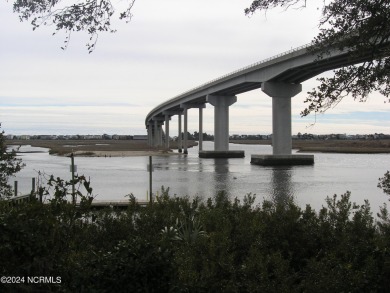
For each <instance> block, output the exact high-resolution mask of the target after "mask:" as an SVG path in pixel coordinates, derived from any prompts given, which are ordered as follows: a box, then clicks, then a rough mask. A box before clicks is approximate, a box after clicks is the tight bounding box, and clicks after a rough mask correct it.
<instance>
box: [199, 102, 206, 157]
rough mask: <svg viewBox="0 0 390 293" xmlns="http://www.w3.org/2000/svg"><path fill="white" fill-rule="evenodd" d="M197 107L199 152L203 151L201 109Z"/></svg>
mask: <svg viewBox="0 0 390 293" xmlns="http://www.w3.org/2000/svg"><path fill="white" fill-rule="evenodd" d="M205 107H206V106H205V105H204V107H199V151H201V150H203V108H205Z"/></svg>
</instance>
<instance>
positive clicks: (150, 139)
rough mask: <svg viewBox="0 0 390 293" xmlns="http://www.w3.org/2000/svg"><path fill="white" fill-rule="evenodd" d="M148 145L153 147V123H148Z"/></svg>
mask: <svg viewBox="0 0 390 293" xmlns="http://www.w3.org/2000/svg"><path fill="white" fill-rule="evenodd" d="M148 145H149V146H153V124H152V122H151V121H149V122H148Z"/></svg>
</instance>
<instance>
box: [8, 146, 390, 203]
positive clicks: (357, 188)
mask: <svg viewBox="0 0 390 293" xmlns="http://www.w3.org/2000/svg"><path fill="white" fill-rule="evenodd" d="M203 148H204V149H205V150H212V149H213V143H212V142H205V143H204V147H203ZM230 149H231V150H234V149H236V150H245V158H242V159H201V158H198V149H197V148H191V149H189V154H188V156H184V155H177V156H176V155H175V156H157V157H153V165H154V172H153V190H154V191H157V190H160V189H161V186H165V187H169V188H170V193H171V194H176V195H178V196H181V195H189V196H194V195H199V196H203V197H205V198H207V197H212V196H214V195H215V194H216V193H217V192H218V191H221V190H224V191H226V192H227V193H228V194H229V195H230V196H232V197H239V198H242V197H243V196H244V195H246V194H248V193H252V194H256V198H257V200H258V201H261V200H262V199H264V198H266V199H269V198H271V197H284V196H294V198H295V200H296V201H297V202H298V204H300V205H301V206H304V205H305V204H310V205H311V206H312V207H314V208H316V209H318V208H320V207H321V206H322V205H323V204H324V199H325V198H326V196H331V195H333V194H342V193H345V192H346V191H351V192H352V199H353V201H356V202H357V203H358V204H362V203H363V201H364V199H369V201H370V203H371V207H372V209H373V211H377V210H378V209H379V206H381V205H382V204H383V203H384V202H387V197H386V195H385V194H383V192H382V191H381V190H380V189H379V188H377V183H378V178H379V177H382V176H383V174H384V173H385V172H386V171H387V170H389V169H390V155H389V154H322V153H316V154H314V155H315V164H314V166H294V167H262V166H256V165H251V164H250V158H251V154H271V153H272V149H271V146H260V145H235V144H230ZM21 150H22V151H26V150H44V149H40V148H32V147H29V146H25V147H22V148H21ZM21 158H22V160H23V162H24V163H25V164H26V167H25V168H24V169H23V170H22V171H21V172H20V173H19V174H18V176H17V177H16V178H15V180H18V182H19V191H20V193H28V192H29V190H31V178H32V177H37V172H38V171H41V172H44V173H46V174H53V175H55V176H59V177H61V178H63V179H70V177H71V173H70V172H69V168H70V167H69V165H70V158H64V157H57V156H51V155H49V154H48V152H47V151H46V152H45V153H26V154H22V155H21ZM148 161H149V158H148V157H115V158H114V157H112V158H104V157H100V158H83V157H76V158H75V164H76V165H77V171H78V174H80V175H81V174H84V175H85V176H87V177H90V178H91V185H92V187H93V189H94V194H95V195H96V199H97V200H124V199H125V198H124V196H125V195H126V194H130V193H132V194H134V196H136V197H137V198H139V199H146V193H147V191H148V188H149V173H148V172H147V164H148Z"/></svg>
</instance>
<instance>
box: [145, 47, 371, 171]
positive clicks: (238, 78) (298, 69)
mask: <svg viewBox="0 0 390 293" xmlns="http://www.w3.org/2000/svg"><path fill="white" fill-rule="evenodd" d="M309 49H310V44H307V45H304V46H301V47H299V48H295V49H292V50H290V51H288V52H284V53H281V54H279V55H277V56H273V57H271V58H269V59H266V60H263V61H260V62H257V63H255V64H252V65H249V66H247V67H244V68H242V69H239V70H237V71H234V72H231V73H229V74H226V75H224V76H222V77H219V78H217V79H214V80H212V81H210V82H208V83H205V84H202V85H200V86H198V87H196V88H193V89H191V90H189V91H187V92H184V93H182V94H180V95H178V96H176V97H174V98H172V99H169V100H167V101H166V102H164V103H162V104H160V105H158V106H157V107H155V108H154V109H153V110H152V111H150V113H149V114H148V115H147V116H146V120H145V125H146V128H147V131H148V143H149V144H150V145H153V146H165V147H166V148H169V135H170V133H169V121H170V119H171V117H172V116H174V115H178V116H179V117H178V123H179V125H178V132H179V135H178V137H179V151H180V152H181V151H182V150H181V148H180V146H181V145H183V149H184V150H183V151H184V153H185V154H186V153H187V123H188V115H187V113H188V110H189V109H191V108H198V109H199V156H200V157H204V158H217V157H225V158H232V157H243V156H244V152H243V151H230V150H229V107H230V106H231V105H233V104H234V103H236V102H237V95H238V94H241V93H244V92H248V91H251V90H254V89H259V88H261V90H262V91H263V92H264V93H266V94H267V95H268V96H270V97H271V98H272V147H273V155H253V156H252V158H251V163H252V164H259V165H295V164H313V163H314V157H313V156H312V155H292V153H291V148H292V139H291V98H292V97H294V96H295V95H297V94H298V93H300V92H301V91H302V85H301V83H302V82H303V81H305V80H308V79H310V78H312V77H314V76H316V75H318V74H320V73H323V72H325V71H328V70H332V69H336V68H340V67H343V66H347V65H351V64H356V63H360V62H362V61H364V60H366V59H368V58H369V57H368V56H359V57H357V56H356V55H353V54H351V52H348V51H340V50H337V49H332V50H330V54H326V55H325V56H323V57H322V58H319V57H318V52H317V53H315V52H313V50H309ZM206 103H209V104H211V105H212V106H214V151H203V149H202V142H203V139H202V133H203V129H202V127H203V126H202V124H203V108H205V104H206ZM182 116H184V129H183V130H182ZM164 124H165V141H163V135H162V133H163V129H162V126H163V125H164ZM182 131H183V132H184V138H183V140H184V141H183V142H182V141H181V140H182V137H181V135H180V134H181V133H182Z"/></svg>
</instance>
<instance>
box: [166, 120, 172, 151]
mask: <svg viewBox="0 0 390 293" xmlns="http://www.w3.org/2000/svg"><path fill="white" fill-rule="evenodd" d="M169 120H171V117H170V116H169V115H168V114H165V147H166V148H167V149H169Z"/></svg>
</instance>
